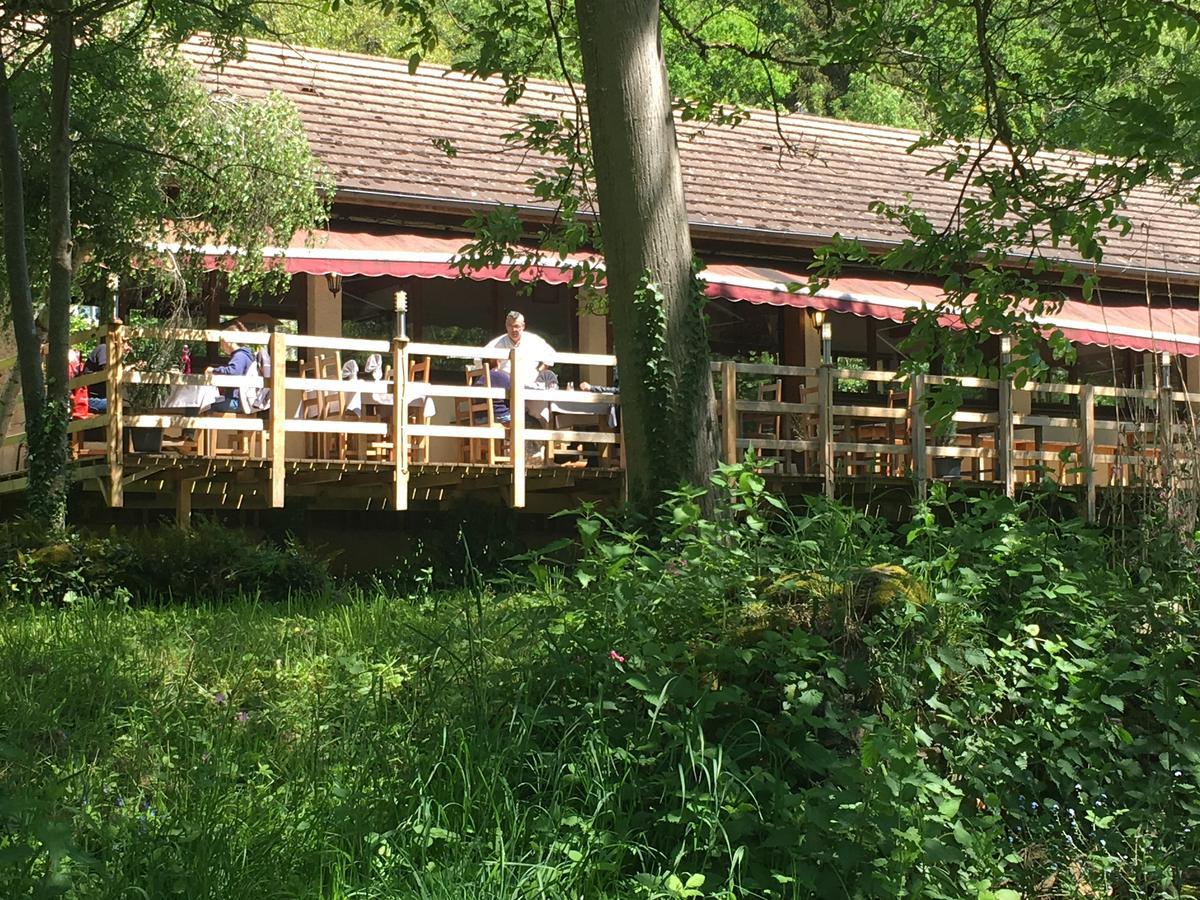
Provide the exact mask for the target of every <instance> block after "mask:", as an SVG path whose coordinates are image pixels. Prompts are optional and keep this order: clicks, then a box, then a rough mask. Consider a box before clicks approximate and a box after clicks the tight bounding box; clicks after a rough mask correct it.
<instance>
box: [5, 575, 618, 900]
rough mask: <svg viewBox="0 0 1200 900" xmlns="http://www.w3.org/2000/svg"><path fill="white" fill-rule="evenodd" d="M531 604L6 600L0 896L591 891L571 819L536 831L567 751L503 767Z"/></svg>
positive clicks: (520, 739) (545, 817)
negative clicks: (516, 780)
mask: <svg viewBox="0 0 1200 900" xmlns="http://www.w3.org/2000/svg"><path fill="white" fill-rule="evenodd" d="M537 621H540V613H539V610H538V608H537V606H536V605H534V604H530V603H522V602H503V601H495V600H494V599H491V598H489V599H488V600H487V606H486V607H485V606H484V605H482V604H480V603H476V602H474V601H472V600H471V599H470V598H468V597H466V596H465V595H445V596H443V597H442V602H441V605H440V607H439V608H437V609H436V610H435V609H434V607H433V606H432V605H431V604H429V603H426V604H425V606H424V607H423V608H418V606H417V605H416V604H414V603H411V602H408V601H404V600H389V599H384V598H363V597H357V598H353V599H348V600H345V601H342V602H336V603H330V602H325V603H315V602H314V603H313V604H309V605H299V606H294V607H291V608H279V607H268V606H263V605H258V604H254V603H250V602H238V603H232V604H225V605H222V606H219V607H212V608H206V607H191V608H186V607H165V608H155V609H130V608H128V607H126V606H123V605H117V604H106V603H91V602H80V603H77V604H76V605H75V606H74V607H73V608H71V609H67V610H55V609H48V608H45V607H42V608H19V607H17V608H13V609H10V610H9V611H8V613H7V621H6V623H5V627H4V628H3V629H2V630H0V708H3V710H4V714H3V716H2V718H0V752H2V754H3V756H2V758H0V799H2V800H3V801H4V803H3V804H2V806H6V807H7V808H8V815H9V820H8V822H7V823H6V824H7V825H8V830H9V839H8V841H7V843H8V846H6V847H5V846H4V844H5V843H6V841H5V838H4V837H3V836H2V835H0V848H2V852H3V853H4V859H3V861H4V862H5V863H6V864H7V865H6V867H5V868H4V869H0V871H3V872H4V873H5V874H3V875H0V885H4V887H5V888H6V890H5V891H4V892H3V893H4V896H21V895H23V892H24V891H27V890H33V889H34V888H35V886H37V885H38V884H41V885H42V886H43V887H44V886H46V885H48V884H49V883H50V882H53V881H56V880H57V882H58V883H60V884H62V885H64V886H65V885H67V884H73V885H74V888H73V892H74V893H76V894H77V895H78V896H87V897H118V896H119V897H126V896H137V895H144V896H149V897H166V896H186V897H201V896H211V897H222V898H235V897H246V898H255V900H263V898H274V897H280V898H283V897H342V896H344V897H409V896H411V897H461V896H463V894H462V891H463V885H464V884H470V885H472V893H473V894H474V895H475V896H478V897H481V898H490V897H497V898H499V897H506V898H507V897H515V896H533V895H536V896H542V895H547V896H550V895H554V896H558V895H559V894H558V892H557V888H553V887H551V886H554V885H562V887H563V889H564V890H565V891H568V892H573V895H576V896H585V895H587V896H597V894H594V893H591V891H590V890H589V889H588V888H587V886H588V885H589V884H590V883H592V877H591V876H589V875H588V874H587V873H586V872H579V871H576V872H574V873H573V874H572V875H571V878H570V879H569V880H570V882H571V884H570V885H566V884H563V876H564V873H563V868H564V867H567V868H572V869H576V870H578V869H580V868H581V867H580V860H578V859H572V855H574V854H572V853H571V848H570V835H569V832H570V830H571V829H570V826H563V829H564V833H567V837H566V838H565V839H564V841H563V846H562V847H561V848H554V847H549V846H537V845H536V842H534V843H530V841H529V837H530V832H531V829H534V828H536V829H539V831H541V832H544V831H545V829H546V827H547V823H549V822H555V821H557V820H559V819H560V817H561V818H562V819H568V818H570V814H571V812H570V811H567V810H564V809H562V808H560V807H557V806H556V805H555V804H554V801H553V800H552V801H551V802H550V803H549V804H543V803H539V802H538V801H537V800H536V798H537V797H549V798H554V797H559V796H562V794H563V792H562V791H560V790H559V787H560V785H558V784H557V783H556V782H558V781H559V780H560V779H562V778H563V777H564V774H565V772H566V768H565V767H564V765H563V761H562V760H559V759H555V758H553V757H536V758H532V759H523V760H521V761H522V768H523V770H524V771H525V772H526V774H527V778H528V781H527V783H522V784H509V783H508V782H507V781H506V780H505V776H506V775H507V774H508V773H509V772H510V771H511V770H512V765H511V763H512V762H513V761H514V760H517V759H518V758H521V757H523V756H524V754H526V753H527V752H528V750H529V746H528V745H529V737H530V735H529V734H528V730H527V729H528V725H527V720H524V719H522V720H514V719H511V717H510V713H511V707H512V704H511V703H510V704H508V706H507V707H505V705H504V704H503V703H502V702H500V698H499V697H498V694H497V692H498V691H499V690H500V689H502V688H503V685H505V684H508V683H511V682H512V680H513V674H514V673H513V671H512V666H511V665H510V662H509V661H510V660H516V661H518V662H519V660H520V659H521V656H522V653H523V650H522V643H523V642H524V641H526V640H527V639H528V635H529V629H530V628H531V627H532V626H533V623H535V622H537ZM506 717H508V718H507V719H506ZM582 762H584V764H586V761H582ZM14 804H15V805H14ZM0 821H3V819H0ZM19 836H23V837H24V840H21V839H20V837H19ZM23 848H29V852H28V853H23V852H20V851H21V850H22V849H23ZM34 848H36V852H34ZM447 851H448V852H447ZM583 868H586V867H583ZM132 886H136V890H134V889H133V887H132ZM544 890H549V891H550V893H549V894H543V893H542V892H543V891H544ZM131 891H133V892H132V893H131ZM143 892H144V893H143ZM568 895H572V894H571V893H563V894H561V896H568Z"/></svg>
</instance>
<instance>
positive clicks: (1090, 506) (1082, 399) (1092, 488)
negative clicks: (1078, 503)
mask: <svg viewBox="0 0 1200 900" xmlns="http://www.w3.org/2000/svg"><path fill="white" fill-rule="evenodd" d="M1079 466H1080V468H1082V469H1083V485H1084V503H1085V514H1086V517H1087V520H1088V521H1089V522H1095V521H1096V394H1095V391H1094V390H1093V389H1092V386H1091V385H1090V384H1085V385H1083V390H1081V391H1080V392H1079Z"/></svg>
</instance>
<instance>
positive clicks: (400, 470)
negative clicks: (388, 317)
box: [390, 334, 408, 510]
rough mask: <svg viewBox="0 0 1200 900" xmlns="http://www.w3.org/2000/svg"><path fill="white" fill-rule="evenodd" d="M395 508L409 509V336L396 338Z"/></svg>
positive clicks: (393, 360) (394, 348)
mask: <svg viewBox="0 0 1200 900" xmlns="http://www.w3.org/2000/svg"><path fill="white" fill-rule="evenodd" d="M391 426H392V427H391V429H390V430H391V439H392V455H393V462H394V463H395V469H394V471H393V477H392V508H393V509H396V510H404V509H408V337H407V336H405V335H402V334H401V335H397V336H396V337H394V338H392V422H391Z"/></svg>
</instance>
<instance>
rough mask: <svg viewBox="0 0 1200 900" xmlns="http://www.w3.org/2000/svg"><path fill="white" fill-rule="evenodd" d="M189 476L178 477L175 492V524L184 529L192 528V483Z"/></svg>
mask: <svg viewBox="0 0 1200 900" xmlns="http://www.w3.org/2000/svg"><path fill="white" fill-rule="evenodd" d="M193 483H194V482H193V481H192V479H190V478H181V479H179V488H178V490H177V491H176V494H175V524H176V525H178V526H179V527H180V528H181V529H182V530H184V531H190V530H191V528H192V484H193Z"/></svg>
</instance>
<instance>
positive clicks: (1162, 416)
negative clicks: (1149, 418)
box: [1158, 352, 1175, 502]
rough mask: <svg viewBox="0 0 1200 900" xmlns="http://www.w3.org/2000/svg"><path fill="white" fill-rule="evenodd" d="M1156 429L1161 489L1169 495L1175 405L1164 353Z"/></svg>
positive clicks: (1160, 362)
mask: <svg viewBox="0 0 1200 900" xmlns="http://www.w3.org/2000/svg"><path fill="white" fill-rule="evenodd" d="M1158 429H1159V441H1158V446H1159V455H1160V456H1161V458H1162V479H1163V488H1164V489H1165V490H1166V491H1167V492H1168V494H1169V493H1170V491H1171V478H1172V476H1173V474H1174V472H1173V470H1174V467H1175V458H1174V457H1175V403H1174V401H1172V400H1171V354H1170V353H1166V352H1164V353H1163V354H1162V356H1161V357H1160V361H1159V370H1158ZM1168 502H1170V501H1168Z"/></svg>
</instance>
